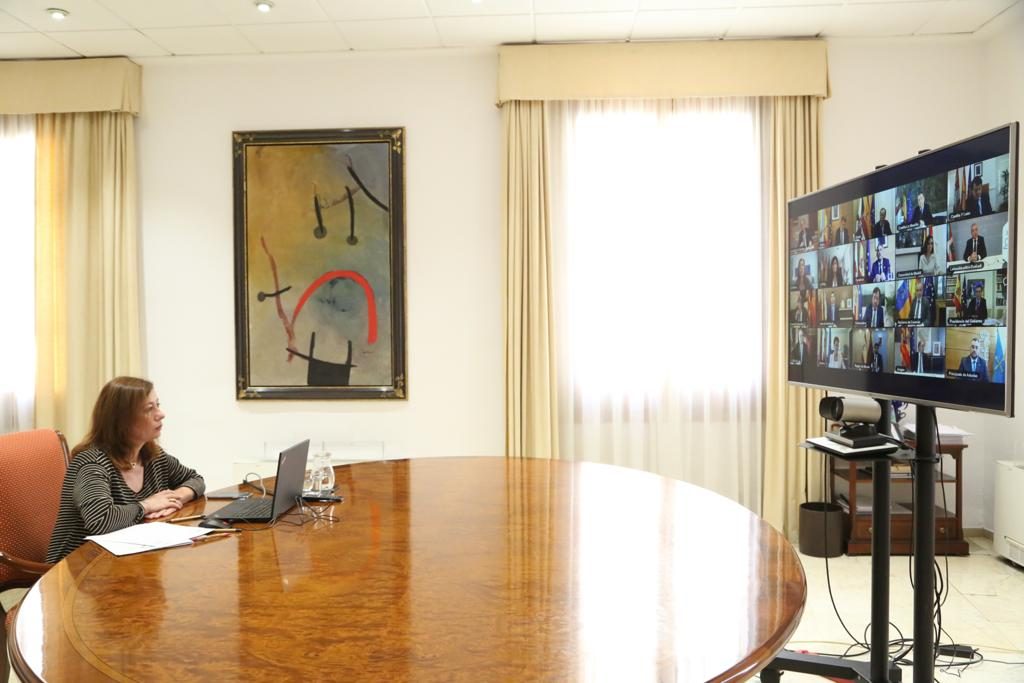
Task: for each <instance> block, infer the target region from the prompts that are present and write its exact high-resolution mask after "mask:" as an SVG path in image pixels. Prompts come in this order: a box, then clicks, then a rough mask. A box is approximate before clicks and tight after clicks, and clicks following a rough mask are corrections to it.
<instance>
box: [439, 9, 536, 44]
mask: <svg viewBox="0 0 1024 683" xmlns="http://www.w3.org/2000/svg"><path fill="white" fill-rule="evenodd" d="M434 23H435V24H436V25H437V31H438V33H440V34H441V44H442V45H444V46H445V47H460V46H478V45H503V44H508V43H532V42H533V17H531V16H529V15H528V14H516V15H513V16H511V17H440V18H438V19H434Z"/></svg>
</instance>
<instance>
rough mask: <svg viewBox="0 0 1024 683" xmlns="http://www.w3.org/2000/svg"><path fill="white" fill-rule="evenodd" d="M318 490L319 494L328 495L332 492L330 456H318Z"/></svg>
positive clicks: (332, 474)
mask: <svg viewBox="0 0 1024 683" xmlns="http://www.w3.org/2000/svg"><path fill="white" fill-rule="evenodd" d="M317 473H318V475H319V480H318V484H319V489H320V493H321V494H326V495H330V494H331V493H333V492H334V466H333V465H332V464H331V454H330V453H326V452H325V453H323V454H322V455H320V456H319V469H318V470H317Z"/></svg>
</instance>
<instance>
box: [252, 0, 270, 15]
mask: <svg viewBox="0 0 1024 683" xmlns="http://www.w3.org/2000/svg"><path fill="white" fill-rule="evenodd" d="M256 9H258V10H259V11H261V12H263V13H264V14H266V13H267V12H269V11H270V10H272V9H274V3H272V2H270V0H260V1H259V2H257V3H256Z"/></svg>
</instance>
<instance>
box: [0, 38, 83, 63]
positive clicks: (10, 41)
mask: <svg viewBox="0 0 1024 683" xmlns="http://www.w3.org/2000/svg"><path fill="white" fill-rule="evenodd" d="M78 56H80V55H79V54H78V53H77V52H75V51H74V50H71V49H68V48H67V47H64V46H63V45H61V44H60V43H58V42H56V41H54V40H52V39H51V38H48V37H46V36H44V35H43V34H42V33H5V34H4V35H3V39H0V59H28V58H33V59H35V58H45V57H78Z"/></svg>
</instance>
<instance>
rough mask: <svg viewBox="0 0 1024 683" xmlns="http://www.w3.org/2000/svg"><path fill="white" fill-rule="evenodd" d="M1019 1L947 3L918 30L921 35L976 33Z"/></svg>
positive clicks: (961, 1) (960, 1)
mask: <svg viewBox="0 0 1024 683" xmlns="http://www.w3.org/2000/svg"><path fill="white" fill-rule="evenodd" d="M1016 1H1017V0H969V1H967V0H957V1H956V2H947V3H946V4H945V5H944V6H942V7H941V8H939V9H938V10H936V11H935V13H934V14H933V15H932V16H931V17H929V18H928V20H927V21H925V23H924V25H923V26H921V28H919V29H918V31H917V32H918V33H919V34H933V33H974V32H975V31H977V30H978V29H979V28H981V27H982V26H984V25H985V24H987V23H988V22H989V21H991V20H992V19H994V18H995V17H997V16H999V15H1000V14H1002V13H1003V11H1004V10H1006V8H1008V7H1010V6H1011V5H1013V4H1014V3H1015V2H1016Z"/></svg>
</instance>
